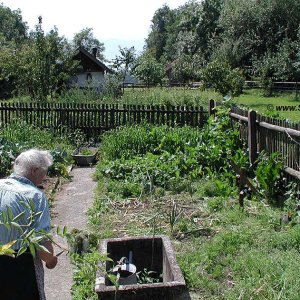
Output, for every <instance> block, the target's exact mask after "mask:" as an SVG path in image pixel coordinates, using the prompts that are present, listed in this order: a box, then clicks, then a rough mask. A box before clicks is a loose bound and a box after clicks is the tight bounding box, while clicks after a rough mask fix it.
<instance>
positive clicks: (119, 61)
mask: <svg viewBox="0 0 300 300" xmlns="http://www.w3.org/2000/svg"><path fill="white" fill-rule="evenodd" d="M119 52H120V55H117V56H116V58H115V59H114V60H113V68H115V69H116V70H117V71H118V72H119V73H120V76H121V78H122V80H123V81H124V79H125V77H126V75H127V74H128V73H129V72H130V70H131V67H132V66H133V64H134V62H135V61H136V53H135V49H134V47H130V48H126V47H124V48H121V47H120V46H119Z"/></svg>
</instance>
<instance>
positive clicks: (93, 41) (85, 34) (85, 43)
mask: <svg viewBox="0 0 300 300" xmlns="http://www.w3.org/2000/svg"><path fill="white" fill-rule="evenodd" d="M72 43H73V47H74V48H75V49H76V48H78V47H83V48H85V49H86V50H87V51H89V52H90V53H91V52H92V51H93V48H96V49H97V54H96V57H97V58H98V59H99V60H104V54H103V52H104V50H105V47H104V44H103V43H101V42H100V41H99V40H98V39H97V38H95V37H94V34H93V28H89V27H87V28H84V29H82V30H81V31H80V32H78V33H76V34H75V35H74V37H73V41H72Z"/></svg>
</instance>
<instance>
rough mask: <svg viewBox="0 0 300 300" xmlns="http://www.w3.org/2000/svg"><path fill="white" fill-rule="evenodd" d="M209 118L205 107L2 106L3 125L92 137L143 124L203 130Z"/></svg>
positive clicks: (28, 104)
mask: <svg viewBox="0 0 300 300" xmlns="http://www.w3.org/2000/svg"><path fill="white" fill-rule="evenodd" d="M206 118H207V112H204V111H203V107H201V106H200V107H187V106H158V105H154V106H150V105H108V104H49V103H45V104H39V103H34V104H33V103H13V104H6V103H0V124H1V125H3V124H8V123H10V122H11V121H13V120H16V119H17V120H24V121H26V122H27V123H30V124H34V125H36V126H39V127H41V128H52V129H54V130H58V129H60V128H64V127H67V128H69V129H74V130H75V129H80V130H82V131H83V132H84V133H85V134H86V135H87V136H89V137H90V136H95V135H99V134H100V133H101V132H103V131H106V130H110V129H113V128H116V127H118V126H122V125H129V124H139V123H142V122H148V123H152V124H167V125H170V126H177V125H178V126H182V125H189V126H193V127H201V126H203V124H204V123H205V119H206Z"/></svg>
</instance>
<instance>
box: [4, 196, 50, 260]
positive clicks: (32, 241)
mask: <svg viewBox="0 0 300 300" xmlns="http://www.w3.org/2000/svg"><path fill="white" fill-rule="evenodd" d="M20 205H21V206H23V207H24V210H23V211H22V212H21V213H19V214H18V215H14V214H13V212H12V209H11V208H10V207H8V208H7V209H6V210H2V211H1V213H0V226H5V227H6V229H7V230H16V231H18V232H19V238H18V239H16V240H13V241H10V242H9V243H7V244H5V245H0V255H8V256H11V257H15V256H19V255H21V254H23V253H24V252H25V251H26V250H27V249H29V250H30V253H31V254H32V255H33V256H35V254H36V251H37V250H43V251H46V252H48V250H47V249H46V248H45V247H44V246H42V245H40V243H41V242H42V241H43V240H44V239H45V238H48V239H50V240H51V237H50V235H49V234H48V233H46V232H45V231H43V230H35V229H34V228H33V223H34V221H35V219H36V218H38V217H39V215H40V214H41V212H36V209H35V204H34V202H33V201H32V200H30V201H29V202H28V203H27V202H25V201H21V202H20ZM20 221H21V222H20ZM20 224H21V225H20ZM15 243H18V244H19V250H18V252H17V253H16V252H15V251H14V250H13V249H12V248H11V247H12V246H13V245H14V244H15Z"/></svg>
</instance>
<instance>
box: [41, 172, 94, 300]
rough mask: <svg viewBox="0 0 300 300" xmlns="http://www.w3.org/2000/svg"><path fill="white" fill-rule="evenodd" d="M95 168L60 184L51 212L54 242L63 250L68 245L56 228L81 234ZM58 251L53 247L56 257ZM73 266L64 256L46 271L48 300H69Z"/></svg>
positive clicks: (92, 188)
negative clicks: (75, 230) (65, 228)
mask: <svg viewBox="0 0 300 300" xmlns="http://www.w3.org/2000/svg"><path fill="white" fill-rule="evenodd" d="M94 172H95V167H86V168H74V169H73V170H72V171H71V173H70V175H71V177H72V180H71V181H70V182H68V183H65V184H63V185H62V186H61V187H60V190H58V191H57V193H56V196H55V201H54V207H53V208H52V212H53V215H54V217H52V224H53V225H54V228H53V235H54V240H55V241H56V242H57V243H58V244H59V245H62V246H64V247H67V243H66V241H65V240H64V239H62V238H61V237H59V236H57V234H56V228H57V226H60V227H63V226H67V227H68V231H70V230H71V229H73V228H77V229H80V230H82V229H83V230H84V229H86V227H87V214H86V213H87V211H88V208H89V207H91V206H92V203H93V199H94V189H95V188H96V185H97V182H96V181H94V180H93V178H92V175H93V173H94ZM60 251H61V249H59V248H58V247H55V253H59V252H60ZM72 272H73V271H72V265H71V263H70V259H69V257H68V256H67V255H66V254H62V255H60V256H59V260H58V264H57V266H56V268H55V269H53V270H48V269H46V268H45V293H46V298H47V300H71V299H72V297H71V291H70V289H71V286H72Z"/></svg>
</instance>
